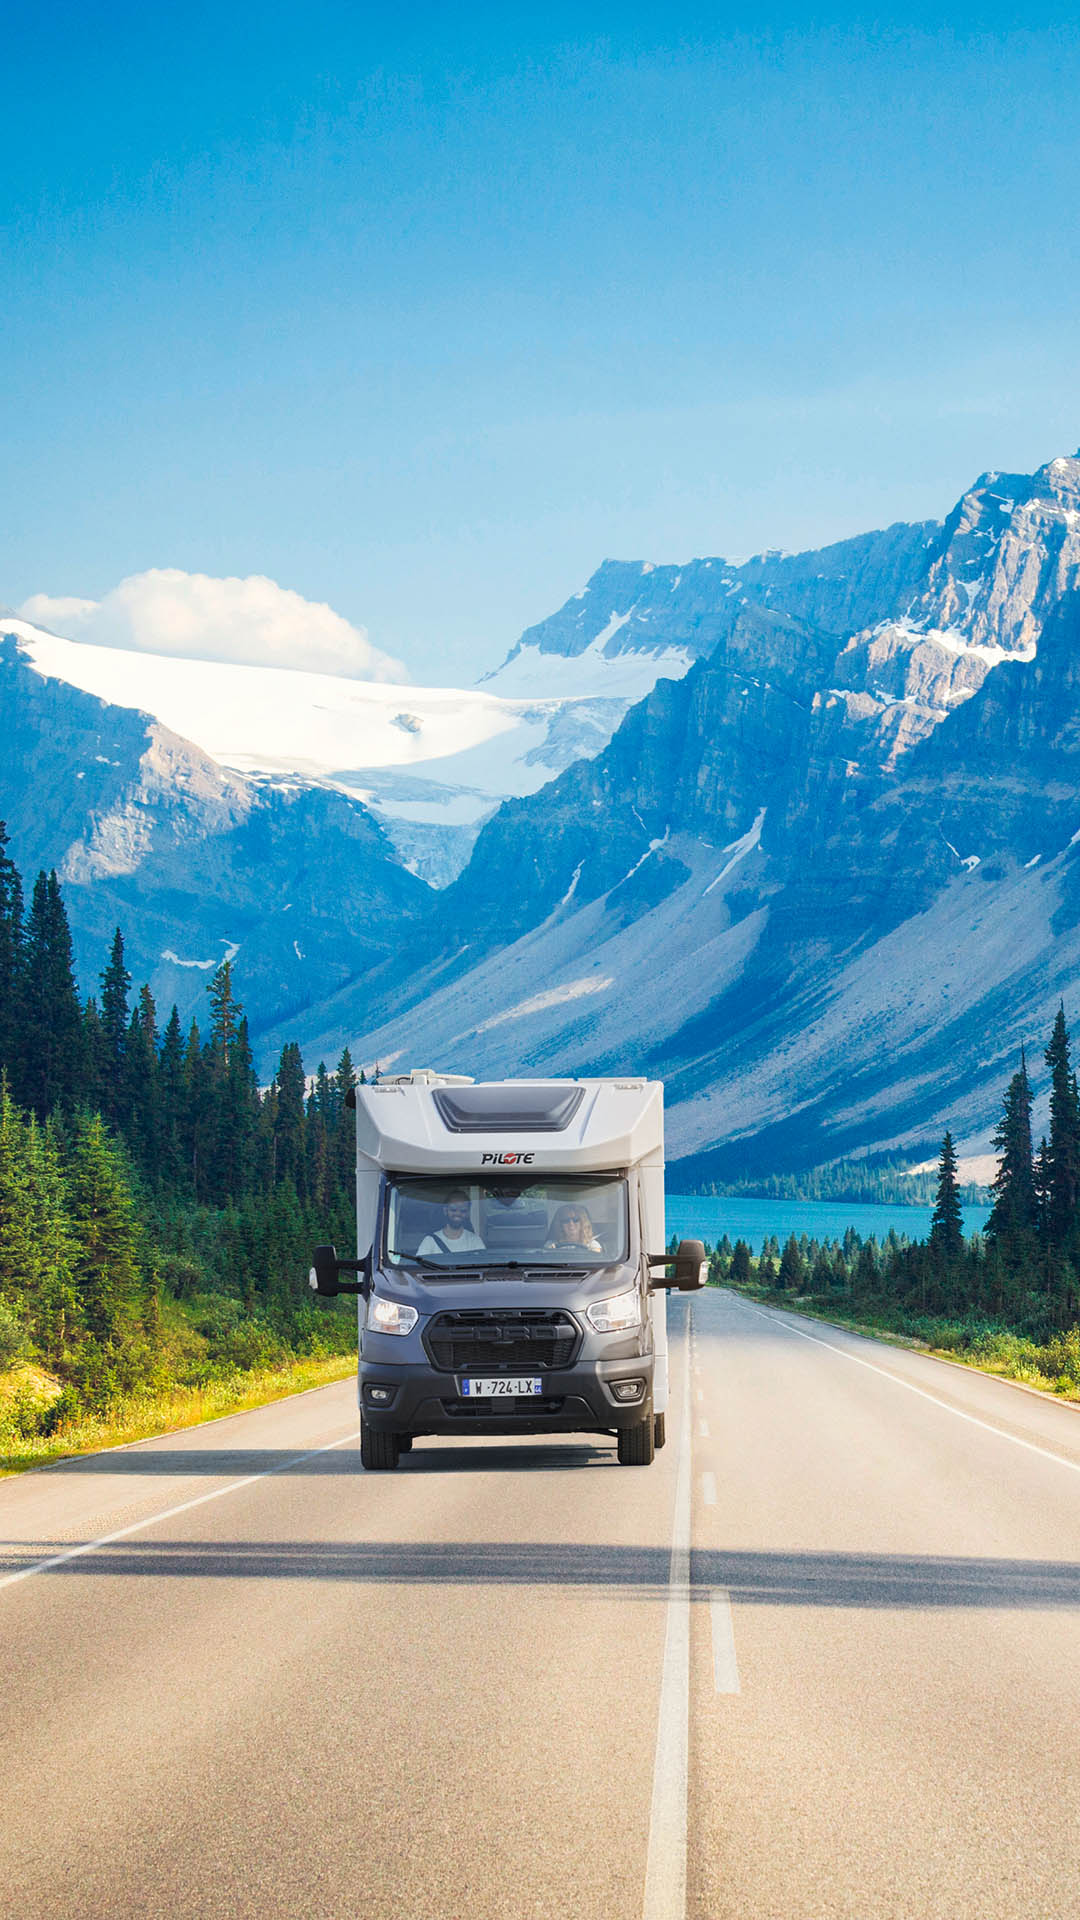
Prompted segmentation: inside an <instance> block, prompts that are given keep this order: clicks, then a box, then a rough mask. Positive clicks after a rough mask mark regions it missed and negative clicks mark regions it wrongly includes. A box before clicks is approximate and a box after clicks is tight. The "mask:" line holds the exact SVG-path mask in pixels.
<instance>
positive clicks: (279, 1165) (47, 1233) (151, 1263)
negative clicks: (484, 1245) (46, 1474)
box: [0, 824, 356, 1431]
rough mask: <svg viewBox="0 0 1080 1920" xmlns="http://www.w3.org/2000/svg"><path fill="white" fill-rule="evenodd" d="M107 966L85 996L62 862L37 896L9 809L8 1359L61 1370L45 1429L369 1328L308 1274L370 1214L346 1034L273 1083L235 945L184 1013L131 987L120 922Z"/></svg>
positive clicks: (2, 1359)
mask: <svg viewBox="0 0 1080 1920" xmlns="http://www.w3.org/2000/svg"><path fill="white" fill-rule="evenodd" d="M99 985H100V992H99V993H98V994H96V995H91V996H90V997H89V998H87V999H86V1000H82V999H81V998H80V995H79V992H78V988H77V984H76V980H75V975H74V968H73V962H72V943H71V935H70V929H69V926H68V921H67V915H66V912H65V908H64V903H63V898H62V893H61V888H60V886H59V883H58V881H57V877H56V874H55V873H50V874H45V873H40V874H39V875H38V877H37V880H36V882H35V884H34V888H33V894H32V897H31V901H30V905H29V908H26V907H25V904H24V894H23V886H22V880H21V876H20V874H19V872H18V869H17V867H16V865H15V863H14V861H13V860H12V858H11V855H10V853H9V850H8V841H7V836H6V833H5V832H4V829H3V826H2V824H0V1369H3V1368H9V1369H10V1368H11V1367H12V1366H13V1365H14V1364H15V1363H16V1362H18V1361H31V1362H37V1363H39V1364H40V1365H41V1366H42V1367H44V1368H47V1369H48V1370H49V1372H50V1375H51V1376H53V1380H54V1384H55V1382H56V1381H59V1382H60V1383H61V1391H60V1393H59V1394H56V1393H55V1392H54V1393H53V1395H52V1397H51V1398H50V1399H49V1401H48V1405H47V1406H42V1407H40V1408H39V1409H38V1412H37V1414H34V1415H33V1416H32V1415H31V1414H30V1413H27V1412H25V1409H24V1415H25V1418H26V1419H29V1418H31V1417H34V1418H39V1419H40V1422H41V1423H42V1430H44V1431H47V1430H48V1426H49V1423H50V1422H51V1423H52V1424H53V1425H54V1426H55V1424H56V1422H57V1421H58V1420H63V1419H64V1418H66V1417H67V1416H68V1415H69V1414H70V1413H71V1412H72V1410H74V1409H76V1408H79V1407H83V1408H85V1407H94V1408H96V1409H99V1410H100V1409H101V1408H103V1407H104V1406H106V1405H107V1404H108V1403H109V1402H110V1401H111V1400H114V1399H116V1398H117V1397H119V1396H122V1395H124V1394H127V1393H131V1392H132V1391H136V1390H138V1389H140V1388H144V1387H150V1386H154V1387H156V1386H159V1385H166V1384H172V1383H176V1382H179V1383H181V1384H188V1383H199V1382H201V1381H203V1380H205V1379H207V1378H211V1377H220V1376H221V1374H222V1373H223V1372H224V1373H228V1372H230V1371H235V1370H241V1369H245V1368H251V1367H256V1366H260V1365H273V1364H276V1363H278V1362H279V1361H280V1360H281V1359H282V1358H285V1357H288V1356H289V1355H290V1354H298V1353H313V1352H314V1353H317V1352H320V1351H322V1352H325V1351H341V1350H345V1349H346V1348H347V1347H348V1345H349V1343H350V1342H351V1341H352V1340H353V1339H354V1338H355V1326H354V1321H353V1320H352V1319H351V1318H350V1316H349V1315H348V1313H347V1312H335V1311H334V1309H332V1308H331V1309H330V1310H329V1311H328V1310H327V1308H326V1307H325V1306H323V1305H322V1304H320V1303H315V1302H314V1301H309V1300H307V1299H305V1297H304V1293H305V1290H304V1289H302V1287H301V1286H300V1285H299V1279H300V1276H301V1275H302V1274H303V1272H304V1271H305V1270H306V1266H307V1261H308V1254H309V1250H310V1247H311V1244H312V1242H313V1241H315V1240H319V1239H323V1238H325V1237H327V1235H328V1234H330V1235H331V1236H333V1235H337V1236H339V1237H340V1238H341V1239H342V1241H343V1242H345V1243H347V1242H348V1241H349V1240H350V1239H351V1236H352V1232H353V1124H352V1115H351V1113H349V1112H348V1110H347V1108H346V1099H347V1096H348V1094H349V1092H350V1090H351V1088H352V1087H353V1086H354V1085H355V1084H356V1075H355V1073H354V1070H353V1066H352V1062H351V1060H350V1057H349V1053H348V1050H347V1049H346V1050H345V1052H344V1053H343V1054H342V1056H341V1059H340V1061H339V1062H338V1064H337V1067H336V1068H335V1070H334V1071H332V1072H330V1071H328V1070H327V1068H326V1067H325V1065H320V1067H319V1069H318V1073H317V1074H316V1076H315V1080H314V1083H313V1085H312V1087H311V1089H310V1091H309V1090H308V1088H307V1083H306V1078H305V1071H304V1065H303V1061H302V1059H301V1055H300V1050H299V1048H298V1047H297V1046H296V1045H295V1044H294V1043H289V1044H287V1045H286V1046H285V1047H284V1048H283V1049H282V1052H281V1057H280V1061H279V1065H278V1070H277V1073H276V1074H275V1076H274V1078H273V1081H272V1082H271V1085H270V1086H269V1088H267V1089H266V1090H265V1091H261V1090H260V1088H259V1085H258V1081H257V1078H256V1075H255V1069H254V1063H253V1058H252V1051H251V1045H250V1039H249V1034H248V1024H247V1020H246V1018H245V1016H244V1010H243V1007H242V1005H241V1004H240V1001H239V999H238V997H237V993H236V986H235V980H234V974H233V968H232V965H231V964H230V963H229V962H228V961H226V962H224V963H223V964H222V965H221V966H220V967H219V968H218V969H217V972H216V973H215V974H214V976H213V978H212V980H211V981H210V983H209V986H208V989H207V1006H206V1013H205V1017H204V1020H203V1023H202V1026H200V1023H199V1021H198V1020H197V1019H193V1020H192V1021H191V1022H190V1024H189V1026H188V1027H187V1029H186V1031H185V1030H184V1029H183V1027H182V1025H181V1022H180V1018H179V1015H178V1012H177V1009H176V1007H175V1006H174V1007H173V1008H172V1010H171V1013H170V1015H169V1018H168V1019H167V1021H166V1022H165V1025H164V1028H163V1030H160V1031H159V1023H158V1012H157V1008H156V1006H155V1004H154V999H153V996H152V994H151V992H150V990H149V988H148V987H146V986H143V987H141V988H140V989H139V990H138V991H137V992H135V993H134V994H133V991H132V980H131V976H130V974H129V972H128V969H127V967H126V964H125V959H124V941H123V935H122V932H121V931H120V929H119V928H118V929H117V931H116V934H115V936H114V938H113V942H112V947H111V951H110V953H109V958H108V961H107V964H106V966H105V967H104V969H103V971H102V973H101V976H100V983H99Z"/></svg>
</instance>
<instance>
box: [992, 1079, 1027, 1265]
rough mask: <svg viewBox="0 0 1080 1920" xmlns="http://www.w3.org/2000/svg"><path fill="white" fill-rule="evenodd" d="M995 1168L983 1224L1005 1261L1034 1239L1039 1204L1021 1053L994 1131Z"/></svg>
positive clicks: (1018, 1256) (1020, 1255)
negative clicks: (990, 1205) (991, 1201)
mask: <svg viewBox="0 0 1080 1920" xmlns="http://www.w3.org/2000/svg"><path fill="white" fill-rule="evenodd" d="M994 1146H995V1147H996V1148H997V1152H998V1168H997V1173H996V1174H995V1175H994V1179H993V1182H992V1186H993V1190H994V1205H993V1209H992V1211H991V1214H990V1218H989V1220H988V1221H987V1223H986V1237H987V1239H988V1240H991V1241H993V1242H994V1243H995V1244H996V1245H997V1246H998V1247H1000V1248H1001V1250H1002V1252H1003V1254H1004V1255H1005V1257H1006V1259H1007V1260H1010V1261H1013V1262H1015V1261H1017V1260H1019V1259H1022V1258H1023V1256H1024V1250H1025V1247H1026V1246H1029V1245H1030V1243H1031V1241H1032V1240H1033V1238H1034V1234H1035V1229H1036V1224H1037V1218H1038V1203H1037V1198H1036V1192H1035V1168H1034V1165H1033V1162H1032V1153H1031V1087H1030V1085H1029V1083H1028V1076H1027V1061H1026V1059H1025V1058H1024V1055H1023V1053H1022V1052H1021V1056H1020V1071H1019V1072H1018V1073H1014V1074H1013V1077H1012V1079H1011V1080H1010V1081H1009V1084H1008V1087H1007V1088H1006V1090H1005V1100H1004V1105H1003V1109H1002V1115H1001V1119H1000V1120H999V1122H998V1125H997V1128H996V1130H995V1132H994Z"/></svg>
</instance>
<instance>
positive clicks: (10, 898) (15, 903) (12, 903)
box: [0, 820, 23, 1075]
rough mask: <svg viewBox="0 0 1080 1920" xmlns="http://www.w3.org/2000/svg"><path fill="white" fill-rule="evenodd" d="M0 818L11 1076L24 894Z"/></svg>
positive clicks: (3, 990) (2, 987) (3, 1016)
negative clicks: (8, 849) (9, 852)
mask: <svg viewBox="0 0 1080 1920" xmlns="http://www.w3.org/2000/svg"><path fill="white" fill-rule="evenodd" d="M7 847H8V837H7V833H6V831H5V828H4V823H3V821H2V820H0V1067H6V1068H7V1070H8V1073H9V1075H10V1074H12V1073H14V1072H15V1070H16V1067H17V1063H18V1051H19V1049H18V1037H19V1025H20V1021H21V1018H22V989H23V895H22V880H21V878H20V876H19V870H18V868H17V867H16V865H15V863H14V861H13V860H12V859H11V858H10V856H9V854H8V851H7Z"/></svg>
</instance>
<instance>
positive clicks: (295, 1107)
mask: <svg viewBox="0 0 1080 1920" xmlns="http://www.w3.org/2000/svg"><path fill="white" fill-rule="evenodd" d="M274 1085H275V1089H276V1093H277V1103H276V1109H275V1114H274V1179H275V1184H280V1183H283V1182H284V1181H291V1183H292V1185H293V1186H294V1187H295V1189H296V1191H297V1195H298V1196H299V1197H300V1198H301V1199H302V1198H303V1188H304V1174H305V1168H304V1063H303V1061H302V1059H301V1057H300V1049H299V1047H298V1046H297V1044H296V1041H295V1040H287V1041H286V1042H285V1045H284V1046H283V1047H282V1049H281V1059H280V1061H279V1063H278V1070H277V1074H276V1075H275V1080H274Z"/></svg>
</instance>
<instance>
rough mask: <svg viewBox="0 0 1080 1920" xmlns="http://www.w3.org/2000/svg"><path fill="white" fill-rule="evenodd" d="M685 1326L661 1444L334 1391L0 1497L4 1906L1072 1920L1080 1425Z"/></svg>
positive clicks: (995, 1391)
mask: <svg viewBox="0 0 1080 1920" xmlns="http://www.w3.org/2000/svg"><path fill="white" fill-rule="evenodd" d="M672 1322H673V1363H674V1364H673V1373H674V1386H675V1393H674V1408H673V1418H672V1420H671V1422H670V1437H669V1443H668V1446H667V1447H666V1448H665V1450H664V1452H663V1453H662V1454H660V1455H658V1457H657V1460H656V1463H655V1465H654V1466H653V1467H651V1468H648V1469H629V1468H619V1467H618V1466H617V1465H616V1463H615V1454H614V1443H613V1442H609V1441H607V1440H604V1439H600V1440H597V1441H595V1442H591V1441H589V1440H586V1439H582V1440H580V1441H577V1440H574V1441H568V1442H544V1441H538V1440H524V1441H520V1442H517V1443H515V1444H509V1443H506V1442H503V1441H488V1442H473V1443H472V1445H471V1446H469V1447H467V1448H466V1447H461V1446H458V1445H456V1444H454V1443H453V1442H450V1441H421V1442H418V1443H417V1445H416V1447H415V1449H414V1451H413V1453H412V1454H411V1455H410V1456H408V1458H407V1459H406V1460H405V1461H404V1462H403V1464H402V1468H401V1470H400V1471H399V1472H398V1473H397V1474H388V1475H365V1474H364V1473H363V1472H362V1471H361V1470H360V1468H359V1463H358V1458H357V1449H356V1442H355V1438H354V1436H355V1432H356V1413H355V1393H354V1389H353V1388H352V1386H351V1383H346V1384H344V1385H342V1386H339V1387H327V1388H322V1389H320V1390H318V1391H317V1392H314V1393H310V1394H305V1395H303V1396H301V1397H299V1398H298V1399H295V1400H292V1401H286V1402H283V1403H279V1404H278V1405H277V1406H275V1407H269V1408H264V1409H262V1410H260V1411H259V1412H256V1413H249V1414H242V1415H237V1416H234V1417H233V1418H232V1419H229V1420H226V1421H219V1422H217V1423H215V1424H214V1425H213V1426H210V1427H203V1428H200V1429H196V1430H194V1431H193V1432H191V1433H188V1434H183V1435H179V1436H175V1435H174V1436H172V1437H170V1438H167V1439H163V1440H158V1441H150V1442H144V1443H142V1444H141V1445H139V1446H135V1447H130V1448H125V1449H122V1450H119V1451H116V1452H112V1453H108V1454H101V1455H97V1456H95V1457H93V1458H91V1459H89V1460H84V1461H80V1462H73V1463H70V1464H68V1465H64V1466H61V1467H56V1468H50V1469H47V1470H45V1471H43V1472H39V1473H35V1474H31V1475H27V1476H24V1477H22V1478H21V1479H17V1480H12V1481H8V1482H5V1483H3V1485H2V1486H0V1512H2V1521H3V1524H2V1527H0V1534H2V1537H3V1543H4V1544H3V1549H2V1556H0V1634H2V1638H0V1646H2V1649H3V1655H2V1657H3V1676H4V1679H3V1686H2V1690H0V1697H2V1706H0V1754H2V1756H3V1769H2V1775H0V1779H2V1801H0V1806H2V1813H0V1827H2V1831H0V1910H2V1911H3V1912H4V1913H5V1914H6V1913H11V1914H13V1915H14V1914H18V1915H19V1916H26V1920H31V1917H36V1916H39V1915H40V1916H46V1915H48V1916H50V1920H57V1917H58V1916H59V1917H61V1920H63V1917H65V1916H68V1915H79V1916H83V1917H84V1920H92V1917H93V1916H99V1915H100V1916H106V1915H108V1916H113V1915H125V1916H126V1915H132V1916H134V1915H139V1916H156V1915H162V1916H165V1915H168V1916H170V1920H176V1917H177V1916H184V1917H186V1916H203V1915H206V1916H211V1915H212V1916H215V1920H217V1917H219V1916H220V1917H221V1920H225V1917H227V1916H233V1915H244V1916H246V1915H258V1916H278V1915H281V1916H294V1915H295V1916H307V1915H314V1916H338V1915H350V1916H368V1915H380V1916H382V1915H386V1916H390V1917H391V1920H467V1917H469V1920H473V1917H475V1920H495V1916H499V1920H504V1917H505V1916H521V1917H522V1920H534V1917H535V1920H539V1916H545V1917H546V1916H559V1920H564V1916H566V1915H572V1916H574V1920H594V1917H595V1920H600V1916H604V1920H610V1917H611V1916H612V1915H614V1914H627V1915H630V1916H633V1920H639V1917H640V1920H684V1916H685V1915H690V1916H692V1920H727V1916H731V1917H732V1920H735V1917H736V1916H738V1920H758V1917H759V1916H762V1917H764V1916H769V1920H773V1917H775V1920H793V1917H801V1916H814V1917H815V1920H817V1916H822V1917H824V1916H834V1915H850V1916H855V1917H857V1920H879V1917H880V1920H892V1917H893V1916H896V1917H897V1920H900V1916H903V1917H904V1920H909V1916H912V1917H913V1916H927V1920H931V1917H933V1920H943V1917H945V1916H957V1920H959V1917H960V1916H963V1920H972V1917H973V1916H975V1917H977V1920H987V1917H988V1916H994V1917H996V1916H1002V1920H1004V1917H1005V1916H1009V1917H1010V1920H1011V1917H1012V1916H1028V1915H1030V1916H1032V1920H1052V1917H1053V1916H1058V1915H1060V1916H1069V1917H1070V1920H1075V1916H1078V1915H1080V1411H1078V1410H1076V1409H1074V1408H1071V1407H1067V1406H1061V1405H1058V1404H1055V1403H1053V1402H1048V1401H1046V1400H1044V1399H1041V1398H1039V1397H1036V1396H1034V1395H1031V1394H1026V1393H1023V1392H1022V1391H1020V1390H1018V1389H1015V1388H1011V1387H1009V1386H1008V1385H1006V1384H1003V1383H999V1382H996V1381H991V1380H986V1379H984V1378H982V1377H981V1376H978V1375H974V1374H971V1373H969V1372H967V1371H963V1370H959V1369H955V1368H951V1367H948V1366H945V1365H943V1364H940V1363H936V1362H934V1361H931V1360H928V1359H925V1358H923V1357H921V1356H917V1355H913V1354H908V1353H905V1352H901V1351H898V1350H896V1349H893V1348H889V1347H883V1346H880V1345H878V1344H876V1343H873V1342H869V1341H862V1340H859V1339H857V1338H856V1337H854V1336H851V1335H847V1334H844V1333H839V1332H836V1331H835V1330H833V1329H831V1328H827V1327H823V1326H820V1325H816V1324H814V1323H811V1322H808V1321H805V1320H801V1319H798V1318H797V1317H796V1316H794V1315H786V1314H776V1313H769V1312H766V1311H763V1310H762V1309H759V1308H757V1307H755V1306H753V1305H751V1304H750V1303H748V1302H746V1301H743V1300H738V1299H736V1298H734V1297H733V1296H732V1295H730V1294H723V1293H715V1292H710V1293H708V1294H706V1295H705V1296H703V1297H701V1298H698V1299H696V1300H695V1301H694V1302H693V1305H692V1307H688V1306H687V1304H686V1303H685V1302H683V1301H676V1302H674V1303H673V1310H672ZM87 1548H89V1550H88V1551H87V1550H86V1549H87ZM35 1569H36V1570H35Z"/></svg>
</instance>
